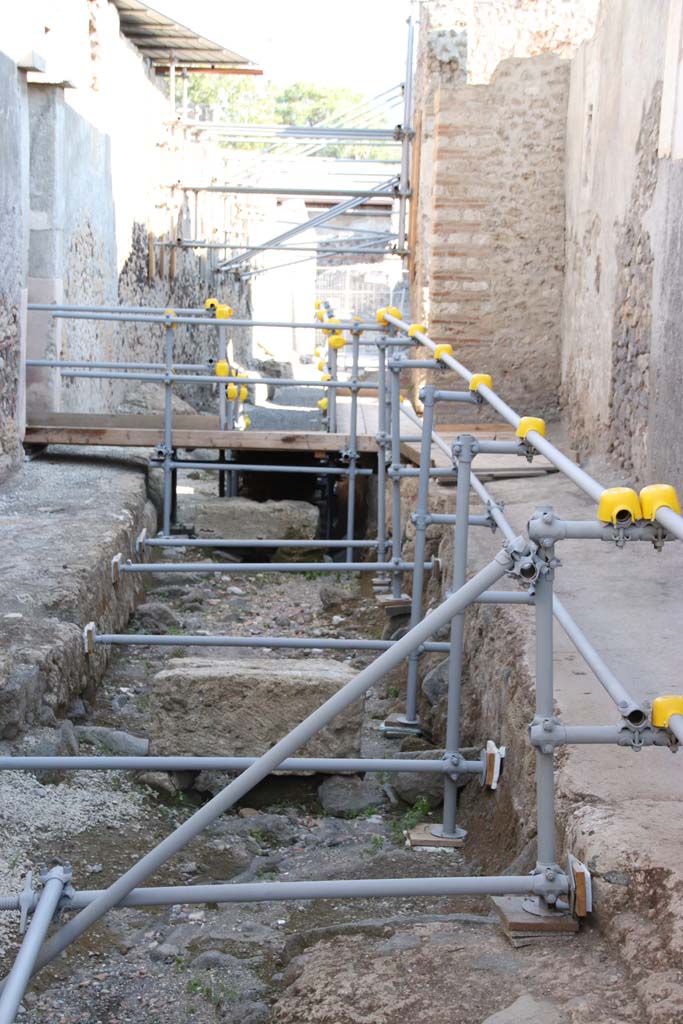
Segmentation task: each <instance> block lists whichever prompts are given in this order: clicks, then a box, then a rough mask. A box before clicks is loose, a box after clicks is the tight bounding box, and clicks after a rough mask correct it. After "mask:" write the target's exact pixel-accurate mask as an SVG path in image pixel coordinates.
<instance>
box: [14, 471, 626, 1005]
mask: <svg viewBox="0 0 683 1024" xmlns="http://www.w3.org/2000/svg"><path fill="white" fill-rule="evenodd" d="M212 486H214V483H213V481H211V482H210V483H209V482H208V480H206V481H202V478H201V477H198V478H197V479H196V489H197V490H198V491H201V489H202V487H212ZM181 511H182V509H181ZM443 542H444V541H443V538H441V539H438V538H437V539H436V540H435V543H436V544H437V545H438V544H441V543H443ZM158 555H159V557H161V556H162V555H163V557H164V559H165V560H171V559H180V560H182V561H183V562H186V563H187V572H183V573H180V574H173V575H172V576H171V575H162V574H150V575H149V576H145V577H144V580H145V590H146V594H145V600H144V603H143V604H142V605H140V606H139V607H138V609H137V611H136V613H134V615H133V616H132V618H131V621H130V623H129V625H128V627H127V630H128V631H129V632H159V633H170V634H183V633H195V634H196V633H200V632H205V633H207V634H212V633H232V634H241V635H249V634H251V635H274V634H275V635H290V636H311V637H316V636H320V637H328V636H332V637H333V636H351V637H371V638H375V637H379V636H381V635H382V633H383V631H384V630H385V627H386V622H385V620H384V618H383V613H380V612H379V610H378V608H377V606H376V604H375V601H374V598H373V596H372V594H371V593H370V591H369V588H368V582H367V580H368V577H367V576H361V578H360V579H358V580H355V581H351V582H349V581H348V580H347V579H345V578H343V577H342V576H341V575H340V576H339V578H338V579H337V578H335V574H332V578H330V575H329V574H325V575H324V576H323V575H322V574H321V575H317V574H316V573H304V574H301V575H299V574H296V575H289V574H288V575H287V576H283V575H275V574H253V575H244V574H234V575H233V576H229V575H224V574H216V575H210V576H204V575H199V574H197V573H194V572H193V571H192V562H193V561H195V560H197V559H199V558H200V557H201V558H204V557H205V554H201V555H199V554H197V552H194V553H193V552H191V551H190V552H186V553H181V552H179V551H178V550H177V549H174V550H173V551H171V550H169V551H162V552H158ZM221 559H222V556H221ZM433 598H434V595H432V599H433ZM489 625H490V623H487V618H486V610H482V611H481V612H478V613H475V614H473V615H472V616H471V621H470V626H469V631H468V645H470V646H471V645H476V648H477V650H478V651H479V652H481V651H482V649H483V650H485V651H486V653H487V655H490V658H489V657H487V658H486V659H485V661H486V663H487V664H489V663H490V664H491V665H492V666H493V665H497V667H496V668H495V669H493V668H492V669H491V673H490V674H486V673H482V672H479V671H478V673H476V674H475V672H474V669H473V668H472V669H471V670H470V671H469V672H468V677H467V679H466V681H465V704H466V707H467V717H466V721H465V736H464V740H465V744H466V745H469V744H472V745H479V744H480V743H481V742H482V740H484V739H486V738H488V737H489V736H491V737H493V738H498V736H499V733H500V722H501V718H500V716H501V714H502V715H503V718H505V715H507V716H508V718H507V719H506V723H507V724H508V725H511V724H513V723H512V720H511V719H510V717H509V716H510V715H512V716H513V718H514V724H515V726H516V725H517V724H518V725H519V730H518V740H517V738H516V737H514V736H512V734H511V735H510V736H509V737H507V736H506V739H508V742H509V743H510V746H511V748H512V749H511V757H510V764H509V765H508V770H507V773H506V775H505V777H504V782H503V784H502V786H501V787H500V789H499V791H498V792H497V793H496V794H488V793H487V794H485V793H483V792H482V790H481V789H480V788H479V785H478V783H477V782H476V781H471V782H469V783H468V785H467V786H466V787H465V789H464V791H463V793H462V799H461V808H462V818H463V821H464V823H465V824H466V826H467V827H468V829H469V832H470V837H469V841H468V844H467V847H466V848H465V849H463V850H456V851H453V850H450V851H449V850H442V849H437V850H430V851H416V850H411V849H409V848H407V847H406V845H405V837H404V832H405V830H406V829H407V828H409V827H412V826H413V825H414V824H416V823H418V822H419V821H421V820H425V819H426V820H439V810H438V807H435V808H433V809H432V808H431V807H430V799H431V800H432V802H434V801H435V799H436V798H435V796H433V797H431V798H430V794H434V793H435V790H434V787H433V786H432V787H430V786H428V785H427V784H426V783H425V776H420V777H418V778H417V779H416V778H415V777H411V778H412V779H413V782H414V785H413V788H412V789H411V788H410V787H409V786H407V787H406V786H404V785H403V783H402V781H401V780H399V779H397V778H396V777H390V776H385V775H381V776H380V777H379V778H378V779H377V778H375V779H369V778H366V779H365V780H363V779H360V778H358V777H355V778H354V779H353V780H351V781H350V780H349V778H348V777H335V778H334V779H331V780H329V779H328V780H327V781H326V780H325V779H323V778H322V777H321V776H313V775H307V776H273V777H270V778H269V779H268V780H266V781H265V782H263V783H262V784H261V785H260V786H259V787H257V788H256V789H255V790H254V791H253V792H252V793H251V794H250V795H249V797H248V798H247V800H246V801H245V802H243V803H242V804H241V805H239V806H238V807H236V808H235V809H234V810H233V811H232V812H228V813H226V814H224V815H222V816H221V818H220V819H219V820H218V821H216V822H215V823H214V824H213V825H212V826H211V827H210V828H209V829H207V830H206V832H205V833H204V834H203V835H202V836H201V837H200V838H199V839H197V840H195V841H194V842H193V843H192V844H191V845H190V846H188V847H187V848H186V849H184V850H183V851H181V853H180V854H179V855H177V856H176V857H175V858H174V859H173V860H172V861H170V862H169V863H168V864H167V865H166V866H165V867H164V869H163V870H162V871H160V872H159V873H158V874H157V875H156V876H155V877H154V878H153V879H150V884H156V885H164V884H191V883H205V882H211V881H254V880H256V881H257V880H261V881H288V880H294V879H316V878H317V879H332V878H374V877H377V878H380V877H421V876H427V875H442V876H445V875H450V874H458V875H460V874H482V873H483V874H486V873H494V872H499V871H501V870H506V869H508V870H511V871H513V872H514V873H519V872H521V871H525V870H527V869H528V867H530V866H531V864H532V863H533V853H534V852H533V842H532V834H533V827H532V822H533V816H532V815H531V814H529V813H528V812H529V806H530V799H531V797H530V793H531V792H532V776H531V774H530V772H529V767H530V766H529V759H528V752H527V751H526V748H525V744H524V735H525V725H526V721H528V717H527V708H526V702H527V700H528V696H529V694H528V693H527V692H526V689H525V687H526V683H525V677H524V672H523V671H522V672H521V675H519V678H518V674H519V673H518V667H516V664H515V661H516V658H515V652H514V650H511V649H510V648H504V638H501V637H500V636H499V635H498V631H497V632H496V637H495V638H492V637H491V635H490V632H489V631H488V626H489ZM487 645H492V646H491V647H490V648H489V646H487ZM502 650H505V652H506V656H505V657H504V658H503V660H502V662H501V661H500V655H501V651H502ZM195 653H196V652H193V651H190V650H189V649H187V648H182V647H180V648H178V647H175V648H164V647H146V646H139V647H138V646H131V647H121V648H116V649H114V650H113V652H112V655H111V658H110V660H109V664H108V667H107V669H106V671H105V674H104V678H103V681H102V684H101V686H100V688H99V690H98V692H97V696H96V700H95V702H94V704H93V705H91V706H89V705H87V704H85V703H83V702H81V707H80V708H76V709H75V710H76V711H77V714H74V715H73V721H74V725H75V726H76V734H77V736H76V739H77V742H78V744H79V751H80V753H89V752H93V751H96V752H105V751H107V750H109V751H111V752H118V753H121V752H123V749H122V748H121V747H120V746H117V745H116V744H120V743H122V742H134V741H132V740H131V739H130V738H131V737H138V739H139V738H143V739H144V738H145V737H147V736H149V735H150V733H153V718H154V680H155V676H156V675H157V674H158V673H159V672H161V671H163V670H165V669H168V668H169V667H170V666H172V665H173V663H174V662H175V663H176V664H177V663H178V662H177V659H179V658H180V659H183V657H187V656H194V654H195ZM243 656H248V652H240V651H236V650H234V649H213V650H212V651H211V652H210V657H211V659H218V660H223V661H225V662H226V663H229V664H234V663H235V662H236V660H238V659H239V658H241V657H243ZM259 657H260V658H261V657H262V658H263V659H264V661H267V660H268V659H282V658H292V659H295V660H296V661H297V663H301V665H302V670H303V671H304V672H305V671H306V669H305V663H306V659H308V660H309V661H310V664H311V665H314V664H315V663H316V662H317V660H318V659H323V660H329V661H343V660H344V659H343V658H342V657H341V655H340V652H328V651H315V652H310V654H308V653H304V652H302V651H287V650H285V651H279V652H277V653H276V652H274V651H271V650H264V651H261V652H259ZM371 658H372V655H371V654H367V653H362V652H355V653H350V654H349V655H348V657H347V659H346V661H347V662H348V665H349V666H350V667H351V668H352V669H354V670H358V669H360V668H362V667H363V666H364V665H366V664H367V663H368V662H369V661H370V660H371ZM496 659H498V660H496ZM477 663H478V664H479V663H480V659H477ZM472 664H474V662H473V661H472ZM429 667H430V666H429V663H428V662H427V660H426V661H425V666H424V669H425V671H427V670H428V668H429ZM501 672H502V673H504V674H505V679H506V683H505V690H504V693H503V695H502V696H501V695H500V673H501ZM404 686H405V672H404V671H403V670H397V671H395V672H393V673H392V674H391V675H390V676H389V677H387V678H386V679H385V680H383V682H382V683H381V684H380V685H378V686H376V687H374V688H373V690H371V691H370V692H369V693H368V695H367V697H366V699H365V701H364V703H363V724H362V742H361V753H362V754H363V755H367V756H383V755H384V754H390V753H394V752H396V751H398V750H404V751H409V750H416V749H425V748H433V747H437V748H438V747H439V746H440V744H441V743H442V735H443V707H442V706H441V705H440V703H439V701H437V702H436V703H435V704H431V703H430V702H429V700H427V698H426V697H425V696H424V695H423V698H422V700H423V708H422V713H423V715H424V719H425V723H426V727H427V732H428V734H427V736H426V737H425V738H424V739H423V740H416V739H414V738H410V739H405V740H403V741H399V740H387V739H386V738H385V737H384V736H383V735H381V734H380V733H379V731H378V727H379V724H380V723H381V722H382V721H383V720H384V718H385V717H386V716H387V714H389V713H390V712H391V711H393V710H400V709H401V707H402V700H401V698H402V694H403V689H404ZM423 689H424V688H423ZM501 700H503V701H504V706H505V709H506V710H505V713H504V714H503V711H502V705H501V703H500V702H501ZM511 708H512V709H514V710H513V711H511V710H510V709H511ZM73 710H74V709H72V711H73ZM517 718H518V719H519V722H518V723H517V721H516V719H517ZM91 725H96V726H99V727H100V729H101V730H104V731H100V732H92V731H89V730H88V727H89V726H91ZM506 731H510V732H511V730H507V729H506ZM121 734H123V736H125V737H128V740H127V741H124V740H121V739H120V735H121ZM116 736H119V739H116ZM91 744H94V746H91ZM216 753H231V751H228V750H223V749H220V745H219V746H218V747H217V750H216ZM515 764H516V766H515ZM512 766H515V767H512ZM225 781H226V779H220V780H217V779H216V778H215V777H203V776H200V775H198V774H196V773H194V774H183V775H179V774H176V775H157V774H148V775H145V776H141V775H137V776H132V775H130V774H126V775H124V774H122V773H111V772H102V773H99V772H98V773H95V772H89V773H83V774H80V773H79V775H78V776H76V775H70V776H63V777H61V776H59V775H53V776H50V777H48V778H45V777H43V778H39V777H35V776H33V775H24V776H23V782H22V783H21V787H22V788H21V791H20V794H19V796H18V800H20V801H23V802H24V804H26V805H27V806H28V805H29V804H31V803H32V802H37V803H38V805H39V807H40V814H39V817H38V827H36V828H32V829H31V844H30V851H29V850H28V849H25V848H21V852H20V856H22V857H24V858H26V859H27V864H28V862H29V860H30V863H31V864H37V863H40V861H41V860H43V859H44V860H48V859H50V858H53V857H54V856H56V855H57V856H59V857H60V858H61V859H63V860H69V861H70V862H71V864H72V866H73V871H74V885H75V887H76V888H79V889H83V888H88V889H92V888H102V887H105V886H106V885H108V884H109V883H110V882H112V881H113V880H114V879H115V878H116V877H117V875H118V874H120V873H121V872H122V871H123V870H125V869H126V868H127V867H128V866H130V864H131V863H132V862H133V861H134V860H135V859H136V858H137V857H139V856H140V855H141V854H143V853H144V852H146V851H147V850H148V849H149V848H150V847H151V846H153V845H154V844H155V843H156V842H158V841H159V840H160V839H161V838H163V837H164V836H165V835H167V834H168V832H170V831H171V830H172V828H174V827H175V826H176V825H177V824H179V823H180V822H182V821H183V820H185V819H186V818H187V817H188V816H189V815H190V814H191V813H192V812H193V810H194V809H195V808H196V807H197V806H199V805H200V804H201V803H202V802H203V801H205V800H206V799H207V798H208V796H209V795H211V793H212V792H214V791H215V790H216V787H217V786H219V785H221V784H223V783H224V782H225ZM323 783H324V785H323ZM399 793H401V794H402V796H403V799H401V796H400V795H399ZM425 797H427V798H430V799H426V798H425ZM2 924H3V925H4V926H5V932H4V935H5V938H6V943H5V944H6V952H7V956H6V963H7V964H8V963H10V962H11V955H12V952H13V951H14V948H15V942H14V937H15V934H16V933H15V932H14V930H13V929H12V928H9V929H8V927H7V926H8V925H9V921H3V922H2ZM10 936H11V937H10ZM558 976H560V977H563V978H564V979H565V986H564V990H563V992H562V993H561V994H560V993H558V981H557V979H558ZM24 1005H25V1011H24V1012H23V1014H22V1016H21V1018H20V1019H21V1020H23V1021H26V1022H28V1024H39V1022H40V1024H44V1022H47V1021H50V1022H51V1024H52V1022H54V1024H86V1022H88V1024H95V1022H99V1024H129V1022H131V1024H132V1022H138V1024H142V1022H144V1024H179V1022H181V1021H188V1020H193V1021H198V1022H207V1024H208V1022H214V1021H231V1022H232V1021H234V1022H235V1024H236V1022H238V1021H239V1022H240V1024H260V1022H267V1021H272V1022H274V1024H275V1022H277V1024H288V1022H291V1024H294V1022H296V1024H300V1022H304V1021H305V1022H311V1024H318V1022H320V1024H359V1022H360V1024H366V1022H367V1024H398V1022H399V1021H401V1022H402V1021H403V1020H404V1018H405V1017H406V1015H407V1014H412V1015H414V1016H418V1017H419V1018H420V1019H423V1020H425V1021H437V1020H443V1019H448V1020H449V1021H453V1022H455V1024H459V1022H461V1021H462V1022H463V1024H465V1022H467V1024H470V1022H472V1021H474V1022H483V1021H485V1020H488V1019H489V1017H490V1016H491V1015H492V1014H496V1013H497V1012H498V1011H505V1010H506V1008H508V1007H512V1009H511V1010H510V1011H509V1013H508V1015H507V1016H500V1017H498V1016H496V1017H495V1018H493V1019H495V1021H496V1024H503V1022H504V1021H513V1020H514V1021H516V1020H525V1021H536V1020H538V1021H541V1020H542V1021H544V1022H553V1021H558V1022H561V1021H574V1020H576V1021H578V1020H600V1021H604V1022H605V1024H609V1022H612V1021H614V1022H617V1021H630V1020H635V1019H636V1017H638V1018H640V1017H641V1016H642V1011H641V1010H640V1008H639V1005H638V1001H637V999H636V997H635V994H634V992H633V991H631V988H630V985H629V980H628V978H627V977H626V976H625V975H624V971H623V969H622V968H621V967H620V965H619V964H618V963H616V962H615V961H614V958H613V955H612V952H611V950H610V949H609V948H607V947H606V946H605V945H604V943H603V941H602V939H601V938H600V937H599V936H598V935H597V934H596V933H595V932H594V931H593V930H592V929H591V928H590V927H586V928H584V929H583V931H582V934H581V935H580V937H578V938H561V939H560V938H557V937H556V938H554V939H552V940H549V941H548V942H547V943H546V942H544V943H542V944H538V945H532V946H526V947H523V948H518V949H513V948H512V946H511V945H510V944H509V943H508V941H507V940H506V939H505V938H504V937H503V936H502V934H501V933H500V931H499V929H498V927H497V919H496V918H495V916H494V915H493V914H492V912H491V908H490V905H489V903H488V901H487V900H485V899H480V898H468V899H464V898H458V899H455V898H443V897H439V898H428V897H424V898H411V899H363V900H352V901H346V902H344V901H340V900H329V901H321V900H319V901H309V902H301V903H298V902H294V903H293V902H286V903H285V902H282V903H279V904H256V903H253V904H241V905H240V904H234V905H230V904H227V905H221V906H194V907H193V906H182V905H177V906H173V907H168V908H161V909H154V910H142V909H122V910H118V911H114V912H112V913H110V914H109V916H108V917H107V918H106V920H105V921H103V922H101V923H100V924H99V925H97V926H96V927H95V928H93V929H92V930H91V931H90V932H88V933H87V935H86V936H85V937H84V938H83V939H82V940H81V941H80V942H79V943H77V944H76V945H75V946H74V947H72V948H71V949H70V950H69V952H68V954H67V955H66V957H62V958H60V959H59V960H58V961H57V962H56V963H55V964H53V965H51V966H50V967H49V968H47V969H46V970H44V971H43V972H42V973H41V974H40V976H39V977H38V978H37V979H36V982H35V984H34V987H33V989H32V991H31V992H30V993H29V994H28V995H27V997H26V999H25V1004H24Z"/></svg>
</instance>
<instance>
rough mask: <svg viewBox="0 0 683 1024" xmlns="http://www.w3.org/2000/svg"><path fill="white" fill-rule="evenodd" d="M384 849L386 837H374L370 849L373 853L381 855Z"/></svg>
mask: <svg viewBox="0 0 683 1024" xmlns="http://www.w3.org/2000/svg"><path fill="white" fill-rule="evenodd" d="M383 847H384V836H373V837H372V839H371V840H370V849H371V850H372V852H373V853H379V852H380V850H381V849H382V848H383Z"/></svg>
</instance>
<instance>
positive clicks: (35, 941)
mask: <svg viewBox="0 0 683 1024" xmlns="http://www.w3.org/2000/svg"><path fill="white" fill-rule="evenodd" d="M64 883H65V875H64V871H63V869H62V868H53V869H52V871H50V873H49V874H48V876H47V879H46V881H45V885H44V887H43V890H42V892H41V894H40V897H39V899H38V903H37V906H36V909H35V910H34V912H33V916H32V918H31V923H30V925H29V927H28V931H27V932H26V935H25V936H24V941H23V942H22V944H21V948H20V949H19V952H18V953H17V956H16V959H15V961H14V963H13V965H12V969H11V971H10V972H9V974H8V975H7V977H6V978H5V981H4V984H3V986H2V995H0V1024H12V1022H13V1021H14V1019H15V1017H16V1015H17V1013H18V1012H19V1006H20V1004H21V1000H22V999H23V998H24V993H25V991H26V986H27V985H28V983H29V981H30V979H31V975H32V974H33V973H34V969H35V964H36V960H37V959H38V954H39V953H40V950H41V948H42V946H43V942H44V940H45V936H46V935H47V931H48V928H49V927H50V924H51V922H52V918H53V917H54V914H55V910H56V909H57V904H58V903H59V901H60V899H61V896H62V890H63V888H64Z"/></svg>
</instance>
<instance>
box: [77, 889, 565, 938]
mask: <svg viewBox="0 0 683 1024" xmlns="http://www.w3.org/2000/svg"><path fill="white" fill-rule="evenodd" d="M108 892H109V890H107V889H93V890H87V889H86V890H82V891H80V892H78V891H76V892H74V893H73V896H72V897H71V898H70V899H69V903H67V904H66V907H65V909H68V908H69V906H71V907H72V908H73V909H74V910H81V911H82V910H83V909H85V908H90V907H91V906H93V905H94V904H95V903H96V902H97V901H98V900H101V899H102V898H103V897H104V896H105V895H107V893H108ZM550 892H552V893H554V894H555V895H560V894H562V893H564V892H567V878H566V876H565V875H561V876H560V877H559V878H558V879H557V880H556V882H555V883H550V882H548V880H547V879H546V878H545V877H544V876H543V875H473V876H469V877H468V876H460V877H450V878H449V877H447V878H362V879H355V878H352V879H347V878H344V879H336V880H332V881H319V882H318V881H313V882H233V883H227V884H225V885H179V886H169V887H159V888H154V887H151V886H150V887H149V888H142V889H133V890H132V891H131V892H129V893H128V895H126V896H125V897H124V898H123V899H122V900H121V901H120V902H119V903H118V904H117V906H121V907H145V906H147V907H154V906H168V905H172V904H176V903H187V904H195V903H260V902H264V903H265V902H268V903H278V902H280V901H285V900H326V899H330V900H331V899H367V898H369V897H377V898H384V899H386V898H388V897H408V896H487V895H488V896H514V895H526V894H529V895H544V894H546V893H550ZM73 923H74V922H71V924H73ZM69 927H70V925H65V926H64V928H63V929H62V931H66V929H67V928H69ZM60 934H61V933H60Z"/></svg>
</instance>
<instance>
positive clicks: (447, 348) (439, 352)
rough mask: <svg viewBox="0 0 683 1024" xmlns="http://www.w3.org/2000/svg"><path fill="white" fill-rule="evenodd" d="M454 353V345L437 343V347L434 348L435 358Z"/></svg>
mask: <svg viewBox="0 0 683 1024" xmlns="http://www.w3.org/2000/svg"><path fill="white" fill-rule="evenodd" d="M452 355H453V346H452V345H437V346H436V348H435V349H434V358H435V359H443V357H444V356H452Z"/></svg>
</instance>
